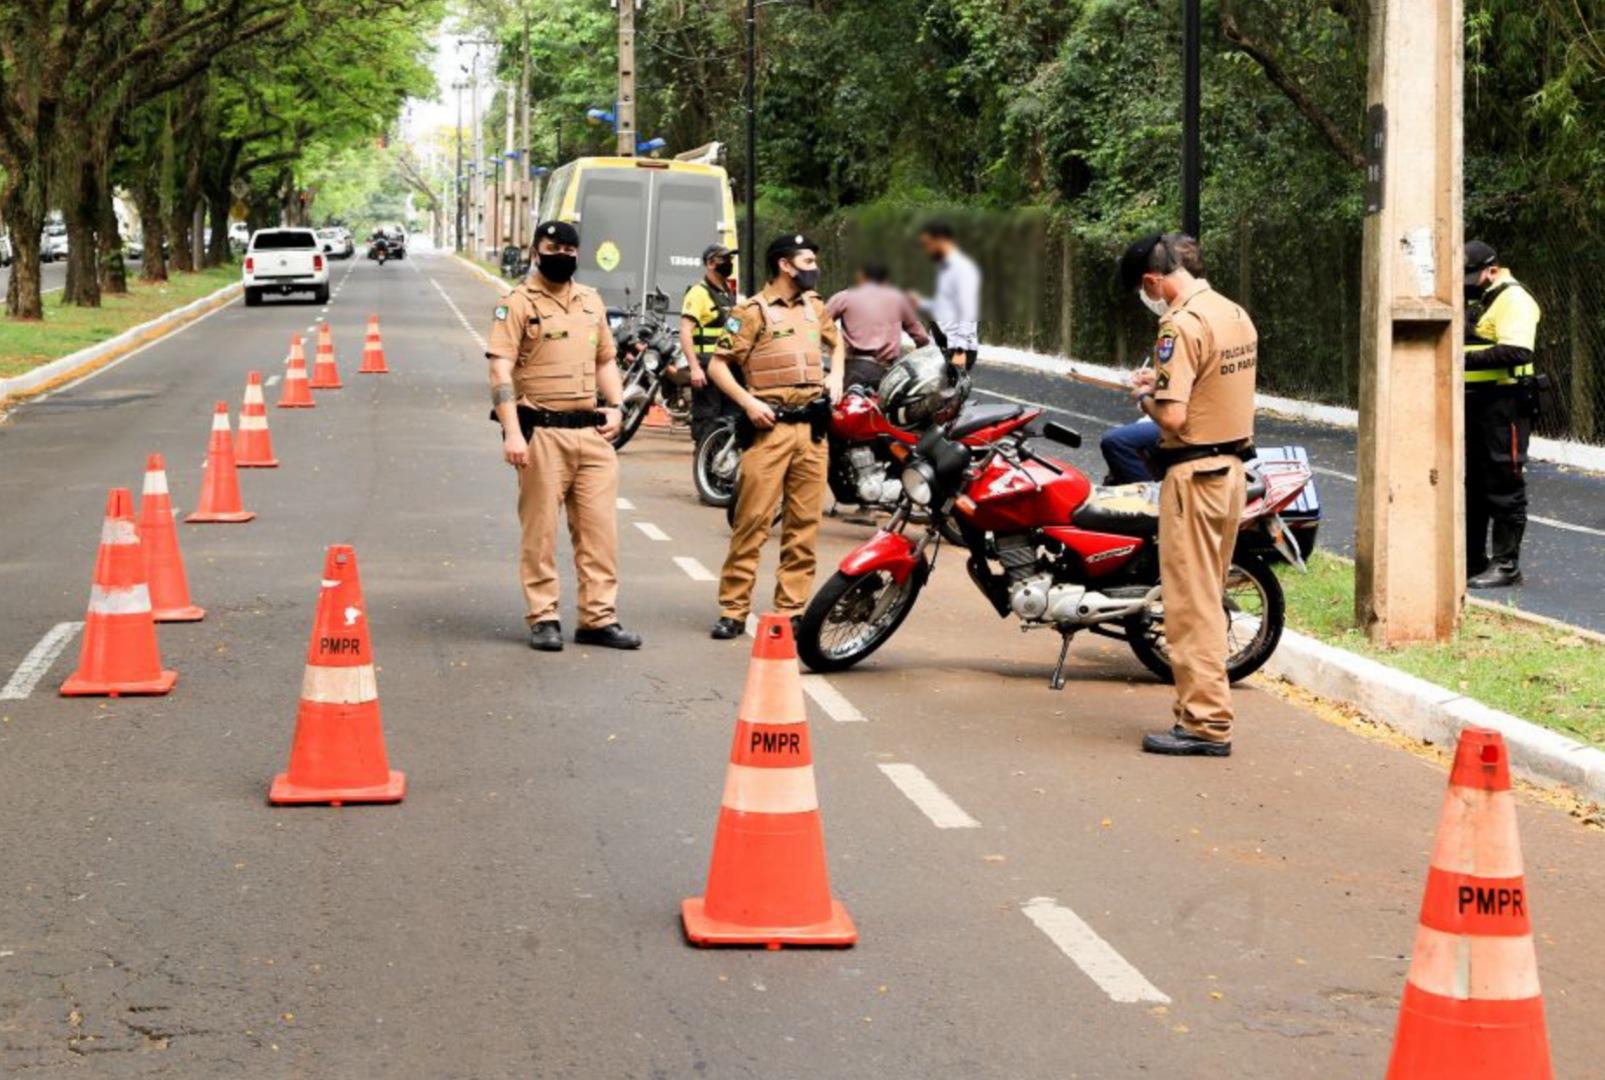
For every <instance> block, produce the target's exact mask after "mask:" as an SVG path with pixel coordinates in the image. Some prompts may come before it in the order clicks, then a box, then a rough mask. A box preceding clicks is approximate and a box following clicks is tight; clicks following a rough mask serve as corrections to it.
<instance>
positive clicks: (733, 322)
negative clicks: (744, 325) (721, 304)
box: [724, 315, 741, 334]
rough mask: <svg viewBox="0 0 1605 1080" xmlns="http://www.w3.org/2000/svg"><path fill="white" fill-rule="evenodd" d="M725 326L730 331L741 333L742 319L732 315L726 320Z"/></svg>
mask: <svg viewBox="0 0 1605 1080" xmlns="http://www.w3.org/2000/svg"><path fill="white" fill-rule="evenodd" d="M724 328H725V330H726V332H728V333H731V334H739V333H741V320H740V319H739V318H737V317H736V316H734V315H732V316H730V318H728V319H726V320H725V324H724Z"/></svg>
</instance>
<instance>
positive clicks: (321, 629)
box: [268, 544, 407, 806]
mask: <svg viewBox="0 0 1605 1080" xmlns="http://www.w3.org/2000/svg"><path fill="white" fill-rule="evenodd" d="M406 792H407V778H406V776H404V775H403V774H401V773H399V772H394V771H392V770H391V768H390V763H389V759H388V758H387V757H386V756H385V737H384V730H383V728H382V726H381V725H380V721H379V685H378V681H377V679H376V678H375V676H374V667H373V644H372V642H371V641H370V640H369V637H368V605H367V604H366V603H364V601H363V599H362V582H361V581H360V580H359V579H358V577H357V555H356V552H355V551H353V550H352V548H351V545H349V544H334V545H332V546H330V548H329V550H328V552H327V553H326V554H325V556H324V560H323V587H322V591H320V592H319V593H318V610H317V615H316V616H315V617H314V619H313V622H312V641H311V644H310V645H309V646H308V647H307V663H306V671H305V674H304V675H303V676H302V679H301V707H300V710H299V711H298V712H297V713H296V717H295V739H294V741H293V742H292V743H291V745H290V767H289V768H288V769H287V770H286V771H284V772H282V773H280V774H279V775H278V776H276V777H274V779H273V786H272V787H271V788H270V789H269V790H268V802H270V803H274V804H275V805H285V804H294V803H328V804H330V805H331V806H339V805H341V804H343V803H348V802H353V803H355V802H363V803H369V802H378V803H384V802H400V801H401V799H402V796H403V795H405V794H406Z"/></svg>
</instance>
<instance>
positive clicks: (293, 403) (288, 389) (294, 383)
mask: <svg viewBox="0 0 1605 1080" xmlns="http://www.w3.org/2000/svg"><path fill="white" fill-rule="evenodd" d="M316 407H317V402H315V401H313V400H312V390H311V388H310V387H309V386H308V385H307V358H306V354H305V353H303V352H302V351H301V335H300V334H293V335H291V337H290V359H289V366H288V367H287V368H286V369H285V372H284V389H283V390H281V391H279V408H281V409H312V408H316Z"/></svg>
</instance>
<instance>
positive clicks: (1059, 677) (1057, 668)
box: [1048, 630, 1076, 690]
mask: <svg viewBox="0 0 1605 1080" xmlns="http://www.w3.org/2000/svg"><path fill="white" fill-rule="evenodd" d="M1075 636H1076V633H1075V631H1074V630H1061V631H1060V632H1059V637H1060V638H1061V640H1060V642H1059V662H1058V663H1057V664H1055V665H1054V666H1053V677H1052V678H1050V679H1049V680H1048V689H1049V690H1063V689H1064V665H1065V661H1067V660H1069V659H1070V639H1071V638H1074V637H1075Z"/></svg>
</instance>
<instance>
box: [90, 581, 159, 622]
mask: <svg viewBox="0 0 1605 1080" xmlns="http://www.w3.org/2000/svg"><path fill="white" fill-rule="evenodd" d="M149 612H150V589H149V587H147V586H145V585H130V586H128V587H127V588H124V589H105V588H102V587H100V586H99V585H91V586H90V587H89V613H90V614H91V615H145V614H148V613H149Z"/></svg>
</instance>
